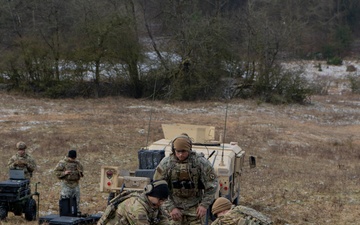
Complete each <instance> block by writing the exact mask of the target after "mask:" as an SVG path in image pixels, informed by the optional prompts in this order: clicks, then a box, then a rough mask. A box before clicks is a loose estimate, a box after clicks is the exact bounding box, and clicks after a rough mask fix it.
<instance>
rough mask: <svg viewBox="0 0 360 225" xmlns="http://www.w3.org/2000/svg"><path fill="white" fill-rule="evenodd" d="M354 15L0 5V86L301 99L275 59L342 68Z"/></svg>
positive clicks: (324, 4) (42, 1)
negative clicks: (324, 62) (319, 61)
mask: <svg viewBox="0 0 360 225" xmlns="http://www.w3.org/2000/svg"><path fill="white" fill-rule="evenodd" d="M359 17H360V2H359V1H357V0H317V1H303V0H271V1H268V0H127V1H121V0H27V1H21V0H4V1H3V4H1V5H0V53H1V54H0V83H5V84H7V88H8V89H11V90H18V91H22V92H25V93H34V94H39V95H42V96H48V97H54V98H63V97H74V96H83V97H102V96H109V95H123V96H129V97H134V98H156V99H167V100H198V99H213V98H233V97H242V98H258V99H260V100H262V101H266V102H276V103H287V102H304V101H306V99H307V98H308V96H309V95H311V93H312V90H311V88H310V86H309V84H308V83H307V82H306V80H305V79H304V78H303V76H302V75H301V71H289V70H286V69H285V68H283V66H282V65H281V61H283V60H288V59H314V58H319V59H326V60H328V61H329V62H334V61H335V62H337V61H339V60H340V62H341V59H342V58H343V57H345V56H346V55H347V54H348V53H349V51H350V50H351V44H352V42H353V40H355V39H356V38H358V37H359V30H360V29H359V28H360V19H359ZM149 55H151V56H152V57H150V59H149V57H148V56H149Z"/></svg>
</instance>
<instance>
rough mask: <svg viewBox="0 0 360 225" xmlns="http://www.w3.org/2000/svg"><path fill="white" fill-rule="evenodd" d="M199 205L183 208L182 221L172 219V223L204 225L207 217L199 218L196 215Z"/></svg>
mask: <svg viewBox="0 0 360 225" xmlns="http://www.w3.org/2000/svg"><path fill="white" fill-rule="evenodd" d="M196 209H197V206H193V207H191V208H188V209H184V210H181V212H182V214H183V216H182V218H181V221H175V220H170V224H171V225H202V224H205V217H206V216H204V217H203V218H201V219H199V218H198V217H197V215H196Z"/></svg>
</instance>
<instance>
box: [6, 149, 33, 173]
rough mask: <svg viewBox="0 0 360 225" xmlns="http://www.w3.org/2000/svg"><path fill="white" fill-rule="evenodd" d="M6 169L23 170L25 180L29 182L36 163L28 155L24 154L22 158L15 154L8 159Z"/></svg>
mask: <svg viewBox="0 0 360 225" xmlns="http://www.w3.org/2000/svg"><path fill="white" fill-rule="evenodd" d="M8 168H9V169H19V170H20V169H22V170H24V174H25V178H26V179H29V180H30V178H31V177H32V173H33V172H34V170H35V168H36V163H35V160H34V158H33V157H32V156H31V155H29V154H27V153H25V154H24V155H23V156H20V155H19V154H18V153H16V154H15V155H13V156H12V157H11V158H10V159H9V162H8Z"/></svg>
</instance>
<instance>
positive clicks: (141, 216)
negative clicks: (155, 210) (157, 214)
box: [137, 214, 147, 221]
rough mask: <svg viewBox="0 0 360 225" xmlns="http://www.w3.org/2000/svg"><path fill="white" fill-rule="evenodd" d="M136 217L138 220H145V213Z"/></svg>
mask: <svg viewBox="0 0 360 225" xmlns="http://www.w3.org/2000/svg"><path fill="white" fill-rule="evenodd" d="M137 219H138V220H140V221H147V216H146V214H139V215H138V218H137Z"/></svg>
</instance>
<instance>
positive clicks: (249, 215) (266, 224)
mask: <svg viewBox="0 0 360 225" xmlns="http://www.w3.org/2000/svg"><path fill="white" fill-rule="evenodd" d="M230 214H232V215H235V217H238V218H243V219H245V220H246V224H249V225H255V224H256V225H270V224H272V221H271V219H270V218H269V217H267V216H265V215H264V214H262V213H260V212H258V211H256V210H254V209H252V208H248V207H245V206H241V205H239V206H236V207H235V208H233V209H232V210H231V212H230ZM239 214H241V215H243V216H241V217H239V216H238V215H239Z"/></svg>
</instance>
